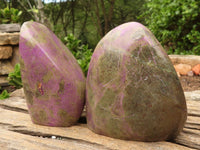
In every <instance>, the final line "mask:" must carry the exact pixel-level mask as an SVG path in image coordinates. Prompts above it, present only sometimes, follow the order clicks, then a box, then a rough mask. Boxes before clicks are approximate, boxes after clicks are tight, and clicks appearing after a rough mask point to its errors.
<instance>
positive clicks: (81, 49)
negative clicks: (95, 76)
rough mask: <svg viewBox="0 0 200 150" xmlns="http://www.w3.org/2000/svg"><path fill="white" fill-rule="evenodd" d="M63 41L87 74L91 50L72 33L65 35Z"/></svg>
mask: <svg viewBox="0 0 200 150" xmlns="http://www.w3.org/2000/svg"><path fill="white" fill-rule="evenodd" d="M65 41H66V43H67V44H66V45H67V47H68V48H69V50H70V51H71V52H72V54H73V55H74V57H75V58H76V59H77V61H78V64H79V65H80V67H81V69H82V70H83V72H84V74H85V75H87V71H88V67H89V63H90V59H91V56H92V50H91V49H89V48H88V45H85V44H82V43H81V40H78V39H77V38H75V37H74V35H73V34H69V35H68V36H67V37H65Z"/></svg>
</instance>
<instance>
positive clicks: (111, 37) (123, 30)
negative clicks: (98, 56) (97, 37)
mask: <svg viewBox="0 0 200 150" xmlns="http://www.w3.org/2000/svg"><path fill="white" fill-rule="evenodd" d="M130 40H131V41H132V42H133V41H145V42H146V43H149V44H150V45H151V46H152V47H155V46H157V45H160V43H159V42H158V41H157V39H156V38H155V36H154V35H153V34H152V33H151V31H150V30H149V29H148V28H146V27H145V26H144V25H142V24H141V23H138V22H128V23H124V24H122V25H119V26H117V27H115V28H114V29H112V30H111V31H110V32H108V33H107V34H106V35H105V36H104V37H103V39H102V40H101V41H100V42H99V44H98V45H101V43H104V45H107V47H112V48H123V49H128V48H129V47H130V46H131V44H132V43H130V42H129V41H130ZM113 43H115V45H113ZM97 47H98V46H97Z"/></svg>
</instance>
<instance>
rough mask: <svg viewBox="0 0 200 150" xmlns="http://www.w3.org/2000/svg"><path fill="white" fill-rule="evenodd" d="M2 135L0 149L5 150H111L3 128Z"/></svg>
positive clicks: (101, 146) (76, 141)
mask: <svg viewBox="0 0 200 150" xmlns="http://www.w3.org/2000/svg"><path fill="white" fill-rule="evenodd" d="M0 133H1V136H0V147H1V149H3V150H7V149H9V150H10V149H15V150H16V149H17V150H22V149H28V150H66V149H67V150H79V149H80V150H82V149H83V150H106V149H108V150H109V148H107V147H105V146H103V145H98V144H93V143H87V142H83V141H79V140H74V139H68V140H64V139H62V140H57V139H52V138H44V137H39V136H38V137H37V136H31V135H28V134H20V133H17V132H12V131H8V130H4V129H1V128H0Z"/></svg>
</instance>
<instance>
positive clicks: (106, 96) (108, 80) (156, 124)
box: [86, 22, 187, 141]
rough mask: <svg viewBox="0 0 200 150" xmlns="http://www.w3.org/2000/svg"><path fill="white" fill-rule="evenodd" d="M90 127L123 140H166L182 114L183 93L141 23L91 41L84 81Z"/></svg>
mask: <svg viewBox="0 0 200 150" xmlns="http://www.w3.org/2000/svg"><path fill="white" fill-rule="evenodd" d="M86 106H87V123H88V127H89V129H91V130H92V131H94V132H96V133H98V134H102V135H106V136H110V137H114V138H119V139H126V140H138V141H160V140H170V139H173V138H175V137H176V136H177V134H178V133H179V132H180V131H181V130H182V128H183V125H184V123H185V120H186V117H187V108H186V102H185V97H184V93H183V90H182V87H181V84H180V82H179V79H178V77H177V75H176V72H175V69H174V68H173V65H172V64H171V61H170V60H169V57H168V56H167V54H166V53H165V51H164V49H163V48H162V46H161V45H160V43H159V42H158V41H157V40H156V38H155V37H154V35H153V34H152V33H151V32H150V31H149V30H148V29H147V28H146V27H144V26H143V25H141V24H139V23H136V22H130V23H126V24H123V25H120V26H118V27H116V28H114V29H113V30H111V31H110V32H109V33H108V34H107V35H106V36H105V37H104V38H103V39H102V40H101V41H100V42H99V43H98V45H97V47H96V49H95V51H94V54H93V56H92V59H91V62H90V66H89V71H88V76H87V81H86Z"/></svg>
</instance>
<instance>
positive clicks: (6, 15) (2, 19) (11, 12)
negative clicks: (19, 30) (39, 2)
mask: <svg viewBox="0 0 200 150" xmlns="http://www.w3.org/2000/svg"><path fill="white" fill-rule="evenodd" d="M21 14H22V11H19V10H18V9H15V8H8V7H6V8H4V9H0V23H18V22H19V19H20V16H21Z"/></svg>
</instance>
